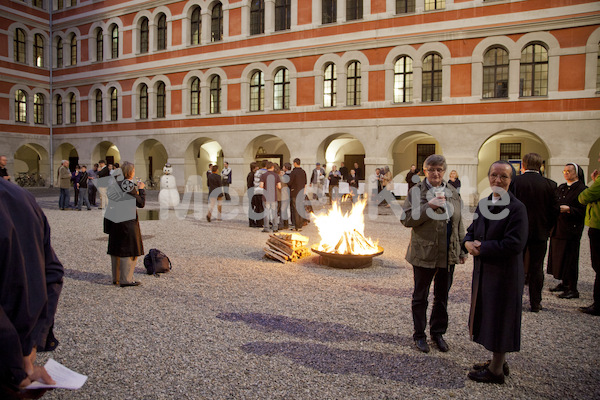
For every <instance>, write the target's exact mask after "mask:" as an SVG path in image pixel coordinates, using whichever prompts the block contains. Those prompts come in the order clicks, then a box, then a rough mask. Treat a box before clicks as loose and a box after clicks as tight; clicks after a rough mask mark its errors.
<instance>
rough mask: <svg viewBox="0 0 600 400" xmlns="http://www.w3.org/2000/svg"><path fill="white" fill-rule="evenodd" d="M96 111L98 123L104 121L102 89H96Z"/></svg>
mask: <svg viewBox="0 0 600 400" xmlns="http://www.w3.org/2000/svg"><path fill="white" fill-rule="evenodd" d="M94 111H95V115H96V122H102V121H104V101H103V98H102V91H101V90H100V89H96V95H95V100H94Z"/></svg>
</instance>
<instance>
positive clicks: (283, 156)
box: [244, 134, 290, 165]
mask: <svg viewBox="0 0 600 400" xmlns="http://www.w3.org/2000/svg"><path fill="white" fill-rule="evenodd" d="M265 159H266V160H269V161H273V162H276V163H277V164H279V165H281V164H282V163H285V162H289V160H290V149H289V147H288V145H287V143H286V142H285V141H284V140H283V139H282V138H281V137H279V136H275V135H270V134H265V135H259V136H256V137H255V138H254V139H252V140H251V141H250V142H249V143H248V145H247V146H246V149H245V150H244V163H246V164H250V163H251V162H252V161H261V160H265Z"/></svg>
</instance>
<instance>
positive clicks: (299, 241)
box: [264, 233, 311, 263]
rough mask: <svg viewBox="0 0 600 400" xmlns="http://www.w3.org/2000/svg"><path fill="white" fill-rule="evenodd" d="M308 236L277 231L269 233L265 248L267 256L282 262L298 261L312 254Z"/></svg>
mask: <svg viewBox="0 0 600 400" xmlns="http://www.w3.org/2000/svg"><path fill="white" fill-rule="evenodd" d="M307 243H308V238H307V237H306V236H302V235H299V234H297V233H276V234H274V235H269V239H268V240H267V243H266V246H265V247H264V250H265V257H268V258H270V259H272V260H276V261H279V262H282V263H285V262H286V261H292V262H293V261H297V260H300V259H301V258H304V257H307V256H309V255H310V254H311V252H310V250H309V249H308V247H306V244H307Z"/></svg>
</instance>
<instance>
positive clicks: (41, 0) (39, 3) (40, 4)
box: [33, 0, 44, 8]
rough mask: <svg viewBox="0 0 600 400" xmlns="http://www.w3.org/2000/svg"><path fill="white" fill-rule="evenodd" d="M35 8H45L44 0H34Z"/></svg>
mask: <svg viewBox="0 0 600 400" xmlns="http://www.w3.org/2000/svg"><path fill="white" fill-rule="evenodd" d="M33 6H34V7H38V8H44V0H33Z"/></svg>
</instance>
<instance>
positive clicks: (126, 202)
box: [104, 161, 146, 287]
mask: <svg viewBox="0 0 600 400" xmlns="http://www.w3.org/2000/svg"><path fill="white" fill-rule="evenodd" d="M121 170H122V171H123V177H124V179H123V180H122V181H115V182H114V183H113V184H112V185H111V186H110V187H109V188H108V198H109V199H110V200H109V202H108V207H107V210H106V214H104V233H107V234H108V251H107V253H108V254H110V260H111V263H112V282H113V284H114V285H117V284H120V286H121V287H125V286H138V285H140V282H136V281H134V280H133V270H134V269H135V263H136V261H137V258H138V256H141V255H143V254H144V245H143V244H142V233H141V231H140V222H139V219H138V215H137V209H136V207H138V208H144V206H145V204H146V191H145V190H144V188H145V185H144V183H143V182H138V183H137V185H136V183H135V182H133V177H134V175H135V167H134V165H133V164H132V163H130V162H127V161H126V162H124V163H123V165H122V166H121Z"/></svg>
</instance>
